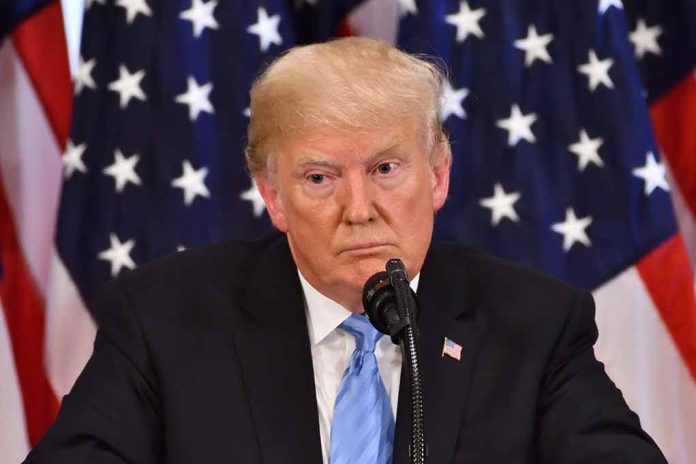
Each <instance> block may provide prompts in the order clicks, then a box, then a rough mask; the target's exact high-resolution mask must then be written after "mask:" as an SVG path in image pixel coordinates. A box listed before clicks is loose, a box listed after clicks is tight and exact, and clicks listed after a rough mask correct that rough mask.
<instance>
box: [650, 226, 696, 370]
mask: <svg viewBox="0 0 696 464" xmlns="http://www.w3.org/2000/svg"><path fill="white" fill-rule="evenodd" d="M637 267H638V272H639V273H640V276H641V278H642V279H643V282H644V283H645V286H646V287H647V289H648V292H649V293H650V296H651V297H652V300H653V302H654V303H655V306H656V307H657V309H658V311H659V312H660V316H661V317H662V320H663V321H664V322H665V325H666V326H667V329H668V330H669V332H670V334H671V335H672V339H673V340H674V343H675V345H676V347H677V350H678V351H679V353H681V355H682V357H683V358H684V362H685V363H686V366H687V368H688V370H689V372H690V373H691V376H692V377H693V378H694V380H696V296H695V295H694V278H693V275H692V274H691V265H690V264H689V258H688V256H687V254H686V248H685V247H684V242H683V240H682V237H681V235H679V234H677V235H675V236H673V237H672V238H670V239H668V240H667V241H666V242H664V243H663V244H662V245H660V246H659V247H657V248H656V249H655V250H653V251H652V252H651V253H650V254H648V255H647V256H646V257H645V258H643V259H641V260H640V261H639V262H638V265H637Z"/></svg>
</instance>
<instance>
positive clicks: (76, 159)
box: [61, 140, 87, 179]
mask: <svg viewBox="0 0 696 464" xmlns="http://www.w3.org/2000/svg"><path fill="white" fill-rule="evenodd" d="M86 149H87V144H86V143H81V144H79V145H78V146H75V145H74V144H73V141H72V140H68V144H67V147H66V148H65V153H63V156H62V157H61V161H62V162H63V168H64V171H63V172H64V175H65V178H66V179H70V176H72V173H73V172H75V171H78V172H81V173H82V174H87V166H85V163H84V161H82V155H84V153H85V150H86Z"/></svg>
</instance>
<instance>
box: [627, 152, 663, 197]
mask: <svg viewBox="0 0 696 464" xmlns="http://www.w3.org/2000/svg"><path fill="white" fill-rule="evenodd" d="M632 172H633V175H634V176H636V177H639V178H641V179H643V181H644V182H645V190H644V192H645V195H646V196H648V195H650V194H651V193H653V191H654V190H655V189H656V188H661V189H662V190H664V191H665V192H669V184H668V183H667V178H666V174H667V172H666V169H665V165H664V163H661V162H660V163H658V162H657V160H656V159H655V155H654V154H653V152H651V151H649V152H648V154H647V155H646V159H645V166H643V167H640V168H635V169H634V170H633V171H632Z"/></svg>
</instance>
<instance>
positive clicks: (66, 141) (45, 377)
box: [0, 0, 696, 463]
mask: <svg viewBox="0 0 696 464" xmlns="http://www.w3.org/2000/svg"><path fill="white" fill-rule="evenodd" d="M358 3H361V2H359V1H358V0H352V1H340V0H334V1H331V0H293V1H290V0H287V1H286V0H251V1H247V0H226V1H223V0H86V1H85V16H84V27H83V40H82V48H81V50H80V53H79V57H78V59H77V65H76V69H75V73H74V76H73V83H72V92H71V88H70V83H69V76H68V73H67V57H66V56H65V51H64V50H61V49H60V44H61V41H60V34H62V25H61V17H60V16H61V15H60V8H59V3H58V2H57V1H55V0H54V1H42V0H13V1H11V2H10V3H9V4H10V5H12V8H10V9H9V10H8V11H10V12H11V13H12V14H9V13H7V14H6V12H5V10H2V8H4V7H5V5H6V4H7V2H5V3H3V4H2V5H0V34H10V36H9V38H8V39H7V40H5V41H4V42H3V44H2V48H0V174H1V175H2V176H1V177H0V184H2V185H0V187H2V188H0V233H1V235H0V257H1V259H2V265H1V266H0V267H1V268H2V269H3V271H4V273H3V274H2V276H1V277H0V304H1V305H2V310H3V314H4V316H5V317H4V319H2V318H0V411H3V414H1V415H0V462H17V461H19V460H20V459H21V457H22V456H23V455H24V454H25V453H26V451H27V449H28V446H29V445H30V444H32V443H35V442H36V440H38V438H39V437H40V436H41V433H42V432H43V430H45V428H46V427H47V425H48V424H49V423H50V421H51V419H52V417H53V415H54V414H55V411H56V408H57V404H58V398H60V397H61V396H62V395H63V394H65V393H66V392H67V391H68V390H69V388H70V386H71V385H72V382H73V381H74V379H75V378H76V376H77V374H78V373H79V372H80V370H81V369H82V367H83V365H84V363H85V361H86V359H87V357H88V356H89V354H90V352H91V346H92V340H93V337H94V330H95V328H94V324H93V322H92V319H91V317H90V316H89V311H88V309H87V308H88V307H89V302H90V300H91V299H92V297H93V295H94V293H95V292H96V291H97V290H98V289H99V287H100V286H101V285H102V284H103V283H104V282H105V281H106V280H108V279H110V278H111V277H112V276H114V275H118V274H120V273H122V272H127V271H128V270H129V269H132V268H134V267H136V266H138V265H140V264H142V263H144V262H146V261H149V260H151V259H153V258H155V257H157V256H161V255H163V254H167V253H172V252H176V250H178V249H181V248H186V247H192V246H197V245H200V244H204V243H209V242H213V241H219V240H224V239H230V238H253V237H257V236H259V235H261V234H263V233H265V232H266V231H268V230H270V223H269V221H268V218H267V215H266V214H265V210H264V206H263V202H262V201H261V198H260V196H259V195H258V192H257V191H256V189H255V186H254V185H253V183H252V181H251V180H250V178H249V177H248V175H247V174H246V172H245V169H244V163H243V154H242V148H243V147H244V137H245V129H246V123H247V117H248V110H247V107H248V104H249V102H248V90H249V85H250V83H251V81H252V79H253V78H254V76H255V75H257V73H258V71H259V69H261V68H262V67H263V65H264V64H265V63H267V62H268V61H270V60H271V59H273V58H274V57H276V56H278V54H280V53H282V51H283V50H285V49H287V48H288V47H291V46H293V45H295V44H298V43H306V42H311V41H317V40H325V39H327V38H330V37H332V36H335V35H336V34H337V33H339V31H341V30H342V29H341V26H340V25H341V24H342V20H343V19H344V18H345V16H346V14H347V13H348V12H349V11H351V10H352V8H353V7H354V6H355V5H357V4H358ZM367 3H368V4H373V5H376V4H382V8H381V10H382V12H383V13H384V14H383V13H378V14H374V13H373V14H371V15H369V17H368V18H365V17H364V16H363V19H368V20H369V21H367V22H368V23H370V25H371V26H372V27H379V29H380V30H379V31H372V32H373V33H374V32H380V33H382V34H383V33H384V30H390V29H394V28H393V27H391V26H390V24H389V22H390V21H391V19H390V18H391V17H390V15H389V14H388V13H390V12H394V13H395V14H394V16H393V19H394V21H395V22H396V21H397V20H398V19H399V18H400V22H399V30H400V33H399V37H398V42H399V44H400V45H401V46H402V47H404V48H406V49H407V50H409V51H416V52H425V53H429V54H435V55H437V56H440V57H442V58H443V59H444V60H445V62H446V63H447V65H448V67H449V69H450V70H451V83H450V86H449V87H448V89H447V93H446V98H445V101H444V106H443V110H442V113H441V117H442V119H443V120H444V121H445V124H446V126H447V128H448V130H449V132H450V134H451V138H452V141H453V152H454V157H455V162H454V172H453V177H452V183H451V188H452V190H451V194H450V199H449V202H448V204H447V206H446V208H445V210H444V211H443V212H442V213H441V214H439V215H438V222H437V229H436V236H437V238H444V239H455V240H459V241H463V242H468V243H474V244H477V245H479V246H481V247H483V248H484V249H486V250H488V251H491V252H493V253H495V254H498V255H501V256H504V257H507V258H509V259H513V260H515V261H518V262H521V263H524V264H528V265H532V266H534V267H537V268H540V269H542V270H545V271H547V272H549V273H552V274H554V275H556V276H559V277H561V278H564V279H567V280H570V281H571V282H573V283H574V284H576V285H579V286H582V287H585V288H588V289H591V290H593V291H594V296H595V298H596V300H597V303H598V312H597V322H598V324H599V326H600V337H601V338H600V341H599V344H598V352H599V353H598V355H599V356H600V357H601V359H603V360H604V361H605V362H606V364H607V368H608V370H609V371H610V374H611V375H612V377H613V378H614V380H615V381H616V382H617V383H618V384H619V386H620V387H621V388H622V390H623V391H624V394H625V396H626V398H627V400H628V401H629V403H630V404H631V406H632V407H633V408H634V409H636V410H637V411H638V413H639V414H640V415H641V418H642V421H643V424H644V426H645V427H646V428H647V429H648V431H649V432H650V433H651V434H652V435H653V436H654V437H655V438H656V439H657V441H658V443H659V444H660V445H661V446H662V448H663V449H664V450H665V453H666V454H667V456H668V458H669V459H670V462H675V463H690V462H695V461H696V443H694V442H693V441H692V440H689V439H688V437H687V436H686V435H685V433H686V431H688V430H691V429H693V427H694V426H696V381H694V379H695V378H696V376H695V375H694V373H696V354H694V353H696V347H695V346H694V344H695V343H696V322H695V318H696V309H695V308H696V304H694V295H693V280H692V279H693V277H692V274H691V271H690V269H691V267H690V266H691V265H690V263H689V261H688V258H687V255H686V253H685V251H684V245H683V243H684V239H686V242H687V244H689V243H691V244H693V248H691V249H692V250H695V251H694V253H696V238H695V237H696V226H689V224H692V223H693V222H692V223H688V221H693V217H694V212H696V182H695V181H694V179H696V174H694V173H696V166H694V164H693V163H694V162H693V159H694V157H693V153H695V152H696V149H694V142H693V135H692V134H693V133H696V129H687V127H689V128H693V124H694V122H693V121H696V116H694V115H693V112H692V113H691V114H692V118H691V119H689V118H688V112H689V107H688V105H685V104H684V102H685V101H691V102H694V98H696V97H695V96H696V89H694V87H696V80H694V79H693V77H692V76H691V70H692V69H693V68H694V64H695V63H694V61H693V60H692V58H693V54H692V55H689V54H688V53H686V52H685V51H689V52H692V51H693V50H696V47H695V46H694V45H693V43H694V42H693V40H694V39H693V33H692V32H689V31H692V30H693V27H694V25H696V18H694V17H693V12H694V7H693V6H692V4H693V2H690V1H689V0H681V3H679V1H676V0H675V2H664V1H662V0H644V1H640V2H638V1H636V2H632V5H631V8H629V6H628V5H627V6H626V8H624V7H623V5H622V4H621V2H620V1H619V0H582V1H569V0H568V1H558V0H546V1H532V0H518V1H516V2H499V1H494V0H471V1H459V0H432V1H429V2H426V1H416V0H399V9H398V12H397V9H396V5H395V3H394V2H393V1H389V0H370V1H369V2H367ZM44 4H48V6H47V7H45V8H40V7H41V6H42V5H44ZM378 10H379V8H378ZM640 19H642V20H643V22H642V23H641V22H639V20H640ZM641 24H642V26H641ZM353 26H354V28H355V30H358V31H360V30H365V29H366V28H367V29H370V27H369V26H368V27H366V28H362V27H360V24H353ZM689 44H691V45H689ZM657 50H659V52H658V51H657ZM690 60H691V61H690ZM636 62H637V63H638V66H637V65H636ZM675 63H679V66H676V65H675ZM639 71H642V72H643V75H644V79H645V81H641V79H640V75H639ZM643 82H646V83H647V89H645V88H644V84H643ZM675 89H676V90H675ZM675 91H677V92H679V93H678V95H677V96H676V97H674V96H673V95H674V92H675ZM689 92H692V93H689ZM72 94H74V109H73V112H72V114H73V116H72V123H71V124H69V121H68V118H69V115H70V114H71V113H70V98H71V97H72ZM684 95H687V96H686V97H685V96H684ZM689 95H692V96H689ZM670 98H671V100H669V101H667V100H665V99H670ZM689 98H690V100H689ZM14 102H19V103H18V104H16V103H14ZM648 103H650V104H651V105H652V106H651V107H650V114H649V113H648ZM693 107H696V105H692V107H691V108H693ZM674 108H680V109H681V110H680V112H679V111H678V112H675V110H674ZM691 111H693V110H691ZM674 114H680V115H681V116H683V117H682V119H681V120H683V121H692V122H685V123H684V129H682V130H681V131H679V130H675V118H674V117H673V115H674ZM650 117H652V122H653V124H654V126H655V130H656V133H657V135H658V136H660V145H658V144H657V143H656V141H655V139H654V137H653V135H652V129H651V120H650ZM7 121H10V123H9V124H8V123H6V122H7ZM687 124H691V125H690V126H687ZM69 126H70V131H69V134H68V127H69ZM679 134H682V135H681V138H679ZM689 134H691V135H689ZM689 137H691V138H689ZM690 140H691V142H690ZM689 143H690V144H691V145H689ZM689 147H691V148H690V149H689ZM60 153H63V155H62V163H61V157H60ZM663 156H664V157H663ZM665 158H666V159H667V161H668V162H669V166H668V165H667V163H665ZM670 166H671V168H672V170H671V173H670V169H669V168H670ZM61 187H62V194H61V195H60V201H59V202H58V198H59V190H60V189H61ZM670 196H671V199H672V201H674V202H675V207H676V208H677V214H678V216H679V218H680V223H679V224H680V226H681V227H682V230H684V231H687V230H691V231H692V234H691V235H688V236H685V237H684V239H683V238H682V237H681V236H680V235H679V233H678V229H677V225H676V222H675V215H674V210H673V209H672V204H671V201H670ZM680 199H681V202H680ZM56 214H57V216H58V220H57V225H56V226H55V237H56V238H55V240H54V239H53V237H54V225H53V221H54V217H55V216H56ZM685 221H687V222H685ZM689 227H692V228H691V229H688V228H689ZM692 256H693V255H692ZM692 262H696V260H694V261H692ZM665 274H668V275H669V279H667V277H666V275H665ZM542 322H543V321H542ZM452 343H454V342H452ZM455 345H456V344H455ZM444 348H445V347H443V353H444ZM459 356H461V354H460V355H459ZM665 379H667V380H668V381H665Z"/></svg>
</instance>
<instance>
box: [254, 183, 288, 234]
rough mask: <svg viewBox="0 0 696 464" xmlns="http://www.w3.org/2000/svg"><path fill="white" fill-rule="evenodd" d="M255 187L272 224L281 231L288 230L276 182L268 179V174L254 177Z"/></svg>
mask: <svg viewBox="0 0 696 464" xmlns="http://www.w3.org/2000/svg"><path fill="white" fill-rule="evenodd" d="M254 181H255V182H256V187H257V188H258V189H259V193H261V197H262V198H263V201H264V202H265V203H266V210H267V211H268V215H269V216H270V217H271V222H273V225H274V226H275V227H276V229H278V230H279V231H281V232H287V231H288V224H287V221H286V220H285V213H284V212H283V204H282V201H281V200H280V195H279V192H278V186H277V183H276V182H275V181H274V180H272V179H270V178H269V176H264V177H255V178H254Z"/></svg>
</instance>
